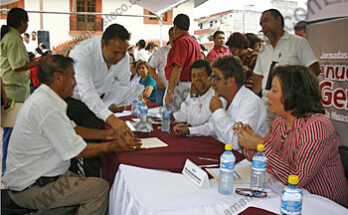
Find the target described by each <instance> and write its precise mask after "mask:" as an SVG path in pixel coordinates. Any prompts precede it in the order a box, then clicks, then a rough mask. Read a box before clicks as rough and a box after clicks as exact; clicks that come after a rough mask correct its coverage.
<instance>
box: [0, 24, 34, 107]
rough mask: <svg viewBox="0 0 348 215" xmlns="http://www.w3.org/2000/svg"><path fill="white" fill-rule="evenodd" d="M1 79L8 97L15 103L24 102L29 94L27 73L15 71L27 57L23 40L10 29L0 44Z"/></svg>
mask: <svg viewBox="0 0 348 215" xmlns="http://www.w3.org/2000/svg"><path fill="white" fill-rule="evenodd" d="M0 50H1V51H0V52H1V54H0V62H1V63H0V65H1V71H0V72H1V73H0V74H1V75H0V76H1V77H2V82H3V83H4V88H5V90H6V94H7V96H8V97H11V98H13V99H14V100H15V101H16V102H24V100H25V99H26V98H28V96H29V94H30V90H29V84H30V74H29V71H22V72H15V71H14V70H15V69H19V68H21V67H23V66H24V65H25V64H26V63H27V62H28V61H29V56H28V53H27V51H26V50H25V46H24V44H23V39H22V37H21V35H20V34H19V32H18V31H17V30H16V29H14V28H11V27H10V31H9V32H8V33H7V34H6V35H5V36H4V38H2V40H1V42H0Z"/></svg>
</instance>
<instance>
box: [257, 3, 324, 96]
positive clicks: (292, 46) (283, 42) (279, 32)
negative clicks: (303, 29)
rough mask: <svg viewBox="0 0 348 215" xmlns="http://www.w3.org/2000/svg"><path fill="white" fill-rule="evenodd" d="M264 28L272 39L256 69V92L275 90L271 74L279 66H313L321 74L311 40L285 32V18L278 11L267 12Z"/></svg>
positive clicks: (262, 17)
mask: <svg viewBox="0 0 348 215" xmlns="http://www.w3.org/2000/svg"><path fill="white" fill-rule="evenodd" d="M260 25H261V27H262V32H263V33H264V34H265V35H266V37H267V38H268V40H266V44H265V45H264V46H263V47H262V48H261V49H260V52H259V55H258V58H257V61H256V65H255V68H254V76H255V79H254V85H253V90H254V92H255V93H257V94H263V95H266V92H263V91H265V90H266V91H268V90H270V89H271V83H272V76H271V72H270V71H271V70H272V69H273V68H274V67H275V66H278V65H279V66H280V65H286V64H290V65H295V64H300V65H304V66H307V67H309V69H310V70H311V71H312V72H313V73H314V74H315V75H317V76H318V75H319V73H320V70H319V64H318V61H317V59H316V58H315V56H314V54H313V51H312V49H311V47H310V46H309V44H308V42H307V40H306V39H304V38H301V37H298V36H296V35H292V34H289V33H288V32H286V31H284V18H283V16H282V14H281V13H280V12H279V11H278V10H276V9H269V10H266V11H264V12H263V13H262V16H261V19H260Z"/></svg>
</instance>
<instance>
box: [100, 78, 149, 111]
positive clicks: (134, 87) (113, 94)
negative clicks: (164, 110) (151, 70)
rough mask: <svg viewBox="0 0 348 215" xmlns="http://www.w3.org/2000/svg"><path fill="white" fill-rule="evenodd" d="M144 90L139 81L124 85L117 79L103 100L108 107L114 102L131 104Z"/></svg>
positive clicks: (120, 104)
mask: <svg viewBox="0 0 348 215" xmlns="http://www.w3.org/2000/svg"><path fill="white" fill-rule="evenodd" d="M143 91H144V86H143V85H141V84H139V83H138V84H134V83H133V84H128V85H127V86H122V85H121V83H119V82H118V81H116V83H114V84H113V88H112V89H111V90H110V91H109V92H108V93H106V94H105V96H104V98H103V102H104V104H105V106H107V107H109V106H110V105H112V104H115V105H116V106H122V105H124V104H131V103H132V101H133V100H134V99H136V98H138V97H139V96H140V95H141V94H142V92H143Z"/></svg>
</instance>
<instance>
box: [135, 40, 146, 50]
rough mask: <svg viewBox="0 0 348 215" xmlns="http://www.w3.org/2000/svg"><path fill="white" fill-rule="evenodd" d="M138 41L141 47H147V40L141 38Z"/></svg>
mask: <svg viewBox="0 0 348 215" xmlns="http://www.w3.org/2000/svg"><path fill="white" fill-rule="evenodd" d="M137 43H138V46H139V47H140V48H142V49H143V48H145V45H146V43H145V40H143V39H141V40H139V41H138V42H137Z"/></svg>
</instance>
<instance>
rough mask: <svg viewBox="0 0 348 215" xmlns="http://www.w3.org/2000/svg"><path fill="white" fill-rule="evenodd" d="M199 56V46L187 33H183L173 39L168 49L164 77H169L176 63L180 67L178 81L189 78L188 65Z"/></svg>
mask: <svg viewBox="0 0 348 215" xmlns="http://www.w3.org/2000/svg"><path fill="white" fill-rule="evenodd" d="M200 58H201V47H200V46H199V44H198V42H197V41H196V40H195V39H194V38H193V37H192V36H191V35H190V34H189V33H187V32H186V33H184V34H183V35H181V36H180V37H178V38H177V39H176V40H174V44H173V46H172V47H171V49H170V50H169V53H168V57H167V65H166V68H165V74H166V79H167V80H169V79H170V75H171V72H172V70H173V68H174V66H175V65H178V66H180V67H181V68H182V70H181V74H180V81H189V80H191V76H190V67H191V65H192V64H193V62H195V61H196V60H199V59H200Z"/></svg>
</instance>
